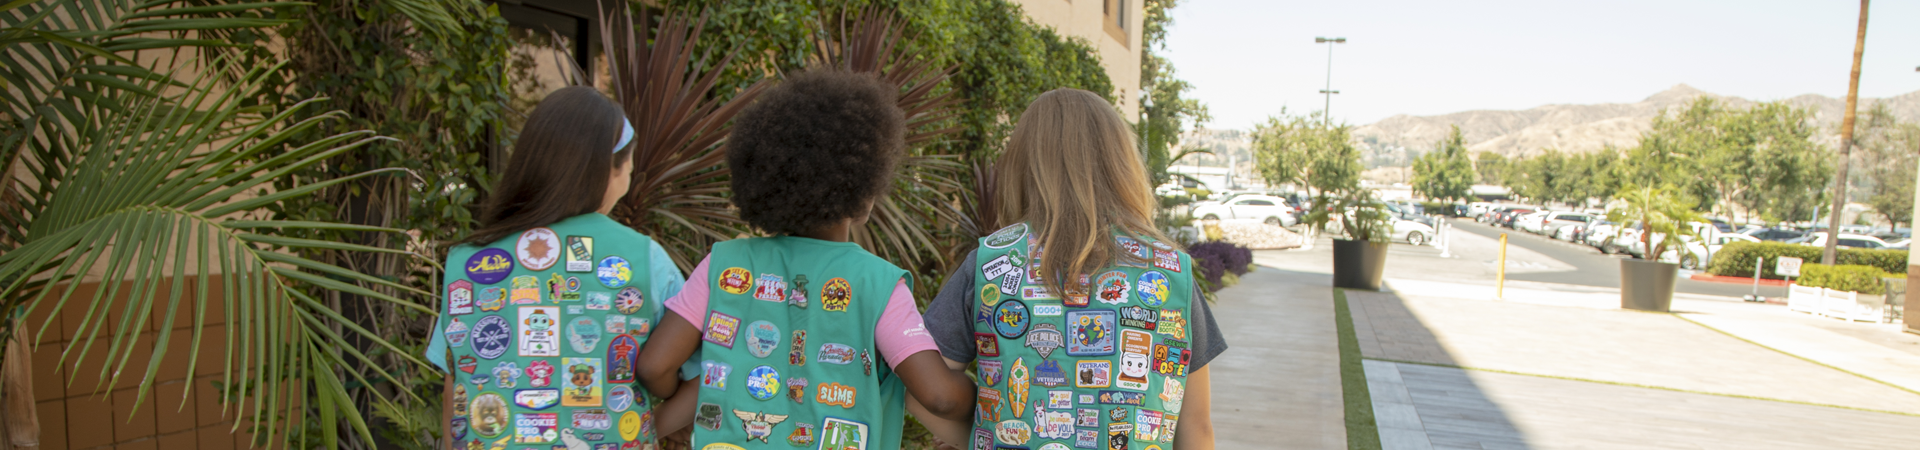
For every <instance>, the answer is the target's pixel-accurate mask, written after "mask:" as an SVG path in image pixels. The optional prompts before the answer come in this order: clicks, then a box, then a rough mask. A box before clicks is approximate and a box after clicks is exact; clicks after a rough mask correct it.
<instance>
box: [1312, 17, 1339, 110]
mask: <svg viewBox="0 0 1920 450" xmlns="http://www.w3.org/2000/svg"><path fill="white" fill-rule="evenodd" d="M1313 43H1315V44H1321V43H1324V44H1327V88H1326V89H1321V90H1320V94H1321V95H1322V96H1324V97H1326V98H1327V100H1326V103H1325V104H1324V105H1322V106H1321V107H1320V114H1322V115H1324V116H1325V117H1322V119H1323V121H1324V122H1325V123H1327V124H1328V125H1332V124H1333V94H1338V93H1340V91H1336V90H1333V44H1345V43H1347V38H1343V37H1335V38H1328V37H1314V38H1313Z"/></svg>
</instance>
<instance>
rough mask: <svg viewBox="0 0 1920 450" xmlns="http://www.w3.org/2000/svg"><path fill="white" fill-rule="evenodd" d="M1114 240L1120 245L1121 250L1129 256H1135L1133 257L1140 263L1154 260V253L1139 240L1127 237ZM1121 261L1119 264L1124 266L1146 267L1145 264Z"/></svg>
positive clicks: (1115, 237)
mask: <svg viewBox="0 0 1920 450" xmlns="http://www.w3.org/2000/svg"><path fill="white" fill-rule="evenodd" d="M1113 240H1114V242H1116V243H1119V244H1120V250H1122V251H1125V252H1127V254H1129V255H1133V257H1134V258H1138V259H1139V261H1141V262H1145V261H1152V260H1153V252H1152V251H1151V250H1149V249H1148V248H1147V246H1146V245H1145V244H1141V243H1140V241H1139V240H1138V239H1134V238H1130V237H1126V236H1114V237H1113ZM1119 261H1121V262H1120V263H1119V264H1120V265H1123V266H1132V267H1145V265H1143V264H1139V263H1132V262H1126V260H1125V259H1119Z"/></svg>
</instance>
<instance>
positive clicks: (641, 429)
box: [620, 411, 653, 444]
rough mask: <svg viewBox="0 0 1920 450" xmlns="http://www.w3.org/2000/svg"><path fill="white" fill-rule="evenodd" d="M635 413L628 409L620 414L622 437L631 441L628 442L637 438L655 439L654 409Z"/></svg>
mask: <svg viewBox="0 0 1920 450" xmlns="http://www.w3.org/2000/svg"><path fill="white" fill-rule="evenodd" d="M634 413H635V411H627V412H626V413H624V414H621V415H620V439H621V440H625V441H629V442H628V444H632V443H633V442H631V441H633V440H636V439H642V440H648V441H651V440H653V411H647V412H645V413H640V414H634Z"/></svg>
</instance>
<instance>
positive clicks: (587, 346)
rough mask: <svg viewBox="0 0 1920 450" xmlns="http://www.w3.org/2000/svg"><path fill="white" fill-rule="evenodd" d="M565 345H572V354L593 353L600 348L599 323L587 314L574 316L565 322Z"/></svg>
mask: <svg viewBox="0 0 1920 450" xmlns="http://www.w3.org/2000/svg"><path fill="white" fill-rule="evenodd" d="M567 343H568V344H572V345H573V351H574V352H578V353H591V352H593V350H594V349H595V348H599V347H600V323H598V322H594V321H593V316H592V315H589V314H582V315H578V316H574V318H573V320H569V321H567Z"/></svg>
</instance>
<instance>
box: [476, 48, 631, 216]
mask: <svg viewBox="0 0 1920 450" xmlns="http://www.w3.org/2000/svg"><path fill="white" fill-rule="evenodd" d="M626 120H627V116H626V114H625V113H622V112H620V107H619V106H618V105H614V104H613V102H612V101H609V100H607V97H606V96H605V95H601V94H600V91H596V90H593V88H590V87H584V86H571V87H565V88H561V89H560V90H557V91H553V93H552V94H547V98H545V99H541V100H540V104H539V105H537V106H534V108H533V115H531V116H529V117H528V118H527V125H526V126H525V127H524V128H521V129H520V140H519V141H518V142H516V143H514V144H513V155H512V156H509V157H508V159H507V168H506V170H505V171H504V173H502V174H501V175H500V181H498V182H496V183H494V185H493V193H492V195H490V196H488V197H487V204H486V208H484V209H483V210H482V212H481V213H480V228H478V229H475V230H473V234H471V235H468V236H467V238H466V239H465V240H462V241H460V242H461V243H463V244H477V245H486V244H488V243H491V242H493V241H496V240H499V239H500V238H503V237H506V236H507V235H510V234H513V233H518V232H521V231H525V230H527V229H530V228H535V227H543V226H547V225H552V224H553V223H554V222H559V221H561V220H563V219H566V218H568V217H573V216H578V215H581V214H586V213H590V212H594V211H598V210H600V205H601V202H602V200H604V199H603V198H601V197H605V196H606V195H607V178H608V176H610V175H611V173H610V172H612V170H613V168H614V167H615V164H631V163H632V162H633V146H632V145H628V146H627V147H626V148H622V149H619V151H617V152H616V151H614V148H613V145H614V144H615V143H616V142H618V141H619V140H620V133H621V130H622V128H623V127H622V126H621V125H622V124H624V123H625V122H626Z"/></svg>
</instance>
